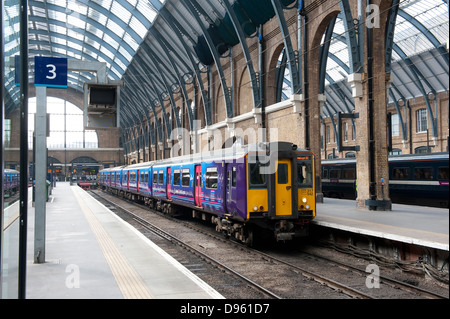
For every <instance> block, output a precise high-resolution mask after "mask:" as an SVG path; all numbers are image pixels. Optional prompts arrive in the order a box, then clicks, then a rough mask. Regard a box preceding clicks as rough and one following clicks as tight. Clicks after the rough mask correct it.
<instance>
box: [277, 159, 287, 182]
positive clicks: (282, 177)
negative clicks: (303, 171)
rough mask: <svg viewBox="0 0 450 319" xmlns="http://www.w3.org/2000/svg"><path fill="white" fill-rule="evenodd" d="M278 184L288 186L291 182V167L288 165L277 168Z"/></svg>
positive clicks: (280, 165)
mask: <svg viewBox="0 0 450 319" xmlns="http://www.w3.org/2000/svg"><path fill="white" fill-rule="evenodd" d="M277 175H278V184H287V183H288V182H289V167H288V165H287V164H278V168H277Z"/></svg>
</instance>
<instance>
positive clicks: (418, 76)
mask: <svg viewBox="0 0 450 319" xmlns="http://www.w3.org/2000/svg"><path fill="white" fill-rule="evenodd" d="M394 50H395V52H396V53H397V54H398V55H399V56H400V57H401V58H402V59H403V61H405V63H406V65H407V67H408V68H409V69H410V70H411V72H412V74H413V77H414V79H415V82H414V84H416V85H417V86H418V88H419V90H420V92H421V93H422V95H423V97H424V99H425V103H426V105H427V110H428V114H430V115H431V128H432V131H433V137H435V138H437V137H438V130H437V118H435V117H434V115H433V110H432V109H431V104H430V99H429V97H428V94H427V92H426V91H425V88H424V86H423V84H422V81H421V79H422V80H423V81H424V82H425V84H426V85H427V86H428V87H429V88H430V89H431V92H432V93H433V94H434V96H435V97H436V90H435V89H434V88H433V86H432V85H431V84H430V83H429V82H428V80H427V79H426V78H425V77H424V76H423V74H422V72H420V70H419V69H418V68H417V67H416V66H415V64H414V62H413V61H412V60H411V59H410V58H409V57H408V56H406V54H405V52H403V50H402V49H401V48H400V47H399V46H398V45H396V44H395V43H394ZM435 103H436V98H435Z"/></svg>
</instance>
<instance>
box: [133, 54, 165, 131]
mask: <svg viewBox="0 0 450 319" xmlns="http://www.w3.org/2000/svg"><path fill="white" fill-rule="evenodd" d="M135 59H136V61H137V62H138V63H137V64H138V65H139V66H140V67H141V68H142V69H143V70H144V72H140V73H141V74H142V78H143V79H148V81H149V83H150V86H149V89H152V90H153V89H154V88H156V86H155V82H154V77H153V76H151V75H150V74H151V70H149V69H148V66H147V64H146V63H145V62H144V61H143V60H142V57H141V56H136V57H135ZM153 93H154V95H155V96H156V99H157V100H158V102H159V105H160V106H161V116H162V118H163V121H164V124H165V126H166V131H167V137H170V135H171V134H172V127H171V125H170V123H169V119H168V118H167V114H166V111H165V109H164V100H163V99H162V97H161V94H160V93H158V92H156V91H154V92H153Z"/></svg>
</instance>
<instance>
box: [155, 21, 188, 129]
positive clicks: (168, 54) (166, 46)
mask: <svg viewBox="0 0 450 319" xmlns="http://www.w3.org/2000/svg"><path fill="white" fill-rule="evenodd" d="M150 32H152V33H153V34H155V35H156V40H158V41H159V42H160V45H161V47H162V48H163V49H165V50H163V51H164V52H165V54H166V57H167V59H168V60H169V63H170V66H171V67H172V71H173V72H174V73H175V74H176V78H177V80H178V85H179V86H180V89H181V92H182V94H183V96H184V99H185V102H186V105H185V106H183V107H186V109H187V111H188V118H189V127H190V128H191V129H193V121H194V114H193V112H192V109H191V108H190V107H189V106H188V100H189V96H188V94H187V90H186V85H185V81H184V79H183V77H182V75H181V73H180V72H179V66H178V64H177V63H176V62H175V60H174V59H173V58H172V56H171V54H173V55H175V57H176V58H177V59H178V60H179V61H182V58H181V57H180V56H179V55H178V52H177V51H176V50H175V49H174V48H173V47H172V46H171V45H170V44H169V43H168V42H167V41H166V39H164V37H162V36H161V34H160V33H159V32H158V31H157V30H154V29H151V30H150Z"/></svg>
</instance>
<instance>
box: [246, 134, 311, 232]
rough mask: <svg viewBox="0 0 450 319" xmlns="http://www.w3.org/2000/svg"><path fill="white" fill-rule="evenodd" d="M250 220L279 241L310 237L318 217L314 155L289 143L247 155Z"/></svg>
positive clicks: (262, 147) (263, 146)
mask: <svg viewBox="0 0 450 319" xmlns="http://www.w3.org/2000/svg"><path fill="white" fill-rule="evenodd" d="M247 176H248V184H247V187H248V189H247V212H248V220H249V221H251V222H252V223H253V224H255V225H257V226H259V227H260V228H262V229H265V230H269V231H271V232H273V234H274V236H275V238H276V240H277V241H286V240H292V239H294V238H295V237H302V236H307V235H308V234H309V222H310V221H311V220H312V219H313V218H314V217H315V215H316V199H315V194H316V192H315V184H314V183H315V178H314V176H315V175H314V155H313V154H312V153H311V152H309V151H305V150H300V149H298V148H297V146H296V145H295V144H292V143H288V142H272V143H259V144H257V145H255V147H254V148H253V149H249V153H248V174H247Z"/></svg>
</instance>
